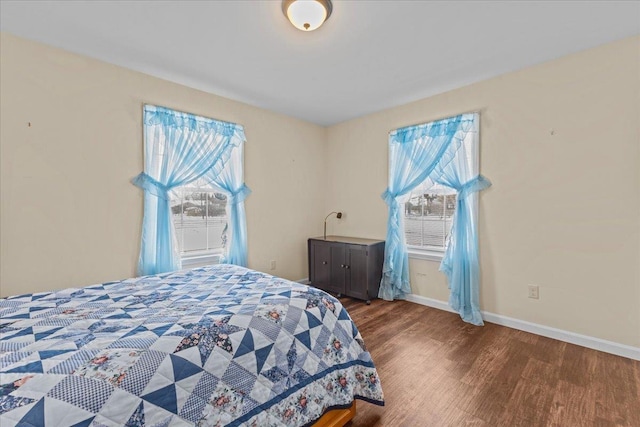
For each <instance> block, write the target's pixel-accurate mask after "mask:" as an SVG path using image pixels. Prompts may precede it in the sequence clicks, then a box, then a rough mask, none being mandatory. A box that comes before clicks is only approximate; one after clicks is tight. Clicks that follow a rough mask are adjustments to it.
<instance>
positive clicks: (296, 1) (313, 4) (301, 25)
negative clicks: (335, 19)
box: [282, 0, 333, 31]
mask: <svg viewBox="0 0 640 427" xmlns="http://www.w3.org/2000/svg"><path fill="white" fill-rule="evenodd" d="M332 9H333V6H332V5H331V1H330V0H284V1H283V2H282V12H283V13H284V14H285V16H286V17H287V19H289V21H290V22H291V23H292V24H293V26H294V27H296V28H297V29H299V30H302V31H313V30H315V29H317V28H319V27H320V26H321V25H322V24H323V23H324V21H326V20H327V19H329V16H331V10H332Z"/></svg>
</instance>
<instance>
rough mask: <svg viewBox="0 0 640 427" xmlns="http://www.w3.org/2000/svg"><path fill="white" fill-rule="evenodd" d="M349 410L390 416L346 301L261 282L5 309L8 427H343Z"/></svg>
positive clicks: (211, 280)
mask: <svg viewBox="0 0 640 427" xmlns="http://www.w3.org/2000/svg"><path fill="white" fill-rule="evenodd" d="M354 399H361V400H364V401H367V402H370V403H374V404H378V405H383V404H384V400H383V393H382V388H381V385H380V380H379V378H378V374H377V371H376V368H375V366H374V364H373V361H372V360H371V356H370V354H369V352H368V351H367V350H366V347H365V345H364V342H363V341H362V337H361V335H360V333H359V332H358V329H357V328H356V326H355V324H354V323H353V322H352V320H351V318H350V317H349V314H348V313H347V312H346V310H345V309H344V308H343V307H342V305H341V304H340V301H339V300H337V299H335V298H334V297H332V296H330V295H329V294H326V293H324V292H323V291H320V290H318V289H315V288H313V287H310V286H306V285H302V284H299V283H295V282H291V281H288V280H285V279H281V278H277V277H274V276H270V275H268V274H264V273H260V272H257V271H254V270H250V269H246V268H243V267H238V266H233V265H215V266H209V267H203V268H196V269H193V270H184V271H179V272H174V273H168V274H161V275H155V276H145V277H139V278H133V279H127V280H122V281H118V282H110V283H104V284H100V285H93V286H88V287H84V288H71V289H65V290H62V291H57V292H43V293H35V294H27V295H19V296H14V297H9V298H4V299H0V425H2V427H9V426H14V425H23V426H65V425H68V426H78V427H79V426H89V425H91V426H121V425H125V426H141V425H147V426H152V425H156V426H193V425H197V426H312V425H316V426H317V425H342V424H344V423H346V422H347V421H348V420H349V419H350V417H353V413H354V410H355V400H354ZM332 419H333V420H337V421H332ZM327 423H328V424H327ZM332 423H335V424H332Z"/></svg>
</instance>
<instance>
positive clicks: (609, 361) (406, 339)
mask: <svg viewBox="0 0 640 427" xmlns="http://www.w3.org/2000/svg"><path fill="white" fill-rule="evenodd" d="M341 301H342V304H343V305H344V306H345V307H346V309H347V311H348V312H349V314H350V315H351V317H352V318H353V320H354V321H355V323H356V325H357V326H358V329H359V330H360V332H361V334H362V336H363V338H364V341H365V344H366V345H367V348H368V350H369V351H370V352H371V355H372V357H373V361H374V363H375V364H376V367H377V369H378V373H379V375H380V380H381V382H382V388H383V390H384V393H385V403H386V406H385V407H379V406H375V405H372V404H369V403H365V402H358V410H357V414H356V417H355V418H354V419H353V421H352V423H351V424H350V425H351V426H352V427H373V426H386V427H394V426H563V427H564V426H569V427H573V426H602V427H605V426H630V427H631V426H633V427H640V362H637V361H634V360H631V359H625V358H623V357H618V356H613V355H610V354H607V353H602V352H599V351H595V350H590V349H587V348H584V347H579V346H576V345H572V344H567V343H564V342H561V341H556V340H553V339H550V338H545V337H541V336H538V335H533V334H529V333H526V332H522V331H517V330H515V329H510V328H506V327H503V326H498V325H495V324H491V323H487V324H485V326H484V327H475V326H472V325H469V324H466V323H464V322H462V321H461V320H460V318H459V317H458V316H457V315H455V314H453V313H449V312H445V311H442V310H436V309H433V308H430V307H425V306H421V305H418V304H414V303H410V302H407V301H394V302H386V301H382V300H374V301H372V303H371V305H370V306H367V305H365V304H364V303H363V302H362V301H358V300H353V299H350V298H342V299H341Z"/></svg>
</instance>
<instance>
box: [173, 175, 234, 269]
mask: <svg viewBox="0 0 640 427" xmlns="http://www.w3.org/2000/svg"><path fill="white" fill-rule="evenodd" d="M226 206H227V197H226V196H225V195H224V194H222V193H220V192H219V190H216V189H215V188H213V187H211V186H210V185H209V184H207V183H206V182H205V181H204V180H197V181H195V182H192V183H189V184H188V185H186V186H184V187H178V188H175V189H174V190H173V192H172V196H171V213H172V217H173V224H174V226H175V231H176V238H177V241H178V247H179V248H180V253H181V254H182V256H183V257H185V256H191V255H201V254H203V255H204V254H217V253H222V248H223V246H224V243H225V242H224V240H225V239H226V235H224V231H225V228H226V226H227V214H226Z"/></svg>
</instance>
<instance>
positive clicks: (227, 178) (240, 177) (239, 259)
mask: <svg viewBox="0 0 640 427" xmlns="http://www.w3.org/2000/svg"><path fill="white" fill-rule="evenodd" d="M243 148H244V146H243V145H240V146H238V147H236V148H234V150H233V151H232V153H231V158H230V159H229V161H228V162H227V164H226V167H225V168H224V169H223V170H222V171H221V172H220V173H215V171H214V172H212V173H208V174H207V176H206V177H205V178H207V179H208V180H209V181H210V182H211V183H212V184H213V185H214V186H215V187H217V188H218V189H220V191H222V193H224V194H226V196H227V218H228V224H229V227H227V233H228V237H229V238H228V242H229V244H228V245H227V246H225V252H224V254H223V256H222V259H221V260H220V262H222V263H227V264H236V265H241V266H244V267H246V266H247V225H246V217H245V212H244V199H246V198H247V196H248V195H249V194H251V190H250V189H249V187H247V186H246V185H245V183H244V167H243ZM229 235H230V236H229Z"/></svg>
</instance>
